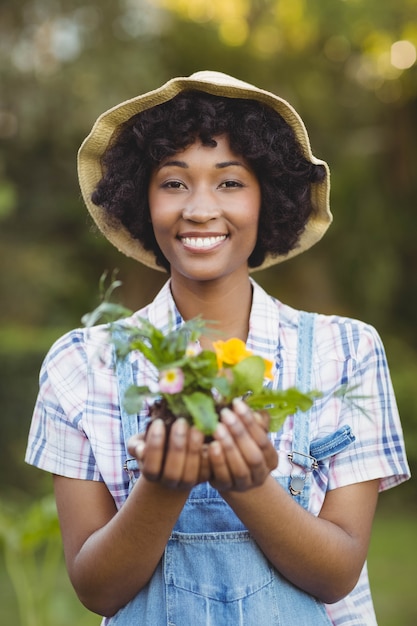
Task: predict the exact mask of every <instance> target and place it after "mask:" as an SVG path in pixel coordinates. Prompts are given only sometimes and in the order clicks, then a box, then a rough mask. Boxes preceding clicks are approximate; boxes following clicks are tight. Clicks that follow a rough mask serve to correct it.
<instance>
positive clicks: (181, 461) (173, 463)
mask: <svg viewBox="0 0 417 626" xmlns="http://www.w3.org/2000/svg"><path fill="white" fill-rule="evenodd" d="M188 428H189V427H188V423H187V421H186V420H185V419H184V418H179V419H177V420H176V421H175V422H174V423H173V424H172V426H171V432H170V434H169V439H168V447H167V451H166V457H165V464H164V469H163V472H162V476H161V478H162V482H163V483H164V484H165V485H167V486H168V487H176V486H177V485H178V483H179V482H180V481H181V479H182V473H183V469H184V466H185V457H186V454H187V446H188V443H187V439H188V436H187V435H188Z"/></svg>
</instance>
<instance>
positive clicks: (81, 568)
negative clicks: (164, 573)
mask: <svg viewBox="0 0 417 626" xmlns="http://www.w3.org/2000/svg"><path fill="white" fill-rule="evenodd" d="M187 495H188V492H187V491H174V490H169V489H167V488H165V487H163V486H162V485H160V484H157V483H151V482H149V481H147V480H146V479H143V478H140V479H139V480H138V481H137V483H136V485H135V487H134V488H133V490H132V492H131V494H130V496H129V498H128V499H127V501H126V502H125V504H124V505H123V507H122V508H121V510H120V511H118V512H117V513H116V514H115V515H114V516H113V517H112V519H111V520H110V521H108V522H107V524H105V525H104V526H103V527H101V528H99V529H98V530H96V531H95V532H93V533H92V534H91V535H90V536H89V537H88V538H87V539H86V541H85V542H84V543H83V545H82V547H81V549H80V550H79V551H78V553H77V555H76V557H75V558H74V559H73V560H72V561H71V562H70V564H69V565H68V569H69V574H70V578H71V581H72V583H73V585H74V588H75V590H76V592H77V594H78V596H79V598H80V600H81V601H82V602H83V604H84V605H85V606H86V607H87V608H89V609H90V610H92V611H94V612H96V613H99V614H100V615H106V616H108V615H112V614H114V613H115V612H116V611H117V610H118V609H119V608H121V607H122V606H124V605H125V604H126V603H127V602H129V600H131V599H132V598H133V597H134V596H135V595H136V594H137V593H138V592H139V591H140V590H141V589H142V587H143V586H144V585H146V583H147V582H148V581H149V579H150V578H151V576H152V574H153V572H154V571H155V568H156V567H157V565H158V562H159V560H160V558H161V556H162V554H163V551H164V549H165V546H166V544H167V542H168V539H169V536H170V534H171V531H172V528H173V526H174V525H175V522H176V520H177V518H178V516H179V515H180V513H181V510H182V508H183V506H184V503H185V501H186V499H187Z"/></svg>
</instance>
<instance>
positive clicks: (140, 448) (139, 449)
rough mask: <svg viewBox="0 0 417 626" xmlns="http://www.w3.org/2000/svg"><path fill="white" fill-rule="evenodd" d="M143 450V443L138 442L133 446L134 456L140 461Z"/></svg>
mask: <svg viewBox="0 0 417 626" xmlns="http://www.w3.org/2000/svg"><path fill="white" fill-rule="evenodd" d="M144 450H145V442H144V441H138V443H137V444H136V446H135V456H136V458H137V459H141V458H142V456H143V451H144Z"/></svg>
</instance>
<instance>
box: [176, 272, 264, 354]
mask: <svg viewBox="0 0 417 626" xmlns="http://www.w3.org/2000/svg"><path fill="white" fill-rule="evenodd" d="M171 290H172V295H173V297H174V300H175V303H176V305H177V307H178V310H179V312H180V313H181V316H182V317H183V319H184V320H189V319H191V318H193V317H196V316H197V315H201V317H203V319H205V320H207V322H208V324H207V328H208V332H207V333H206V334H205V335H203V336H202V337H201V345H202V346H203V348H207V349H209V348H211V345H212V341H216V340H218V339H222V340H224V341H225V340H227V339H230V338H231V337H237V338H238V339H242V340H243V341H246V339H247V336H248V332H249V316H250V310H251V306H252V285H251V283H250V281H249V276H248V274H247V272H246V273H245V274H244V275H243V276H242V278H241V279H239V280H237V279H236V275H233V277H230V279H228V277H226V278H223V279H222V280H221V281H206V282H204V281H202V282H199V283H196V282H194V281H192V282H188V281H183V280H178V279H175V278H174V277H173V278H172V279H171ZM209 322H214V323H213V324H210V323H209ZM210 330H213V331H214V332H213V334H212V333H211V332H210Z"/></svg>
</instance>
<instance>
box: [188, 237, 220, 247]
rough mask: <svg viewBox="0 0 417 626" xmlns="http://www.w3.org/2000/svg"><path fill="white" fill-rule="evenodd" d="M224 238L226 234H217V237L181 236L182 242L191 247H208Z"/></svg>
mask: <svg viewBox="0 0 417 626" xmlns="http://www.w3.org/2000/svg"><path fill="white" fill-rule="evenodd" d="M225 239H226V235H219V236H218V237H182V241H183V243H185V244H186V245H187V246H191V247H192V248H210V247H211V246H214V245H215V244H216V243H219V241H224V240H225Z"/></svg>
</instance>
